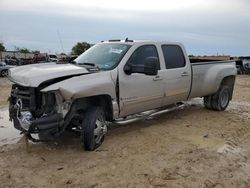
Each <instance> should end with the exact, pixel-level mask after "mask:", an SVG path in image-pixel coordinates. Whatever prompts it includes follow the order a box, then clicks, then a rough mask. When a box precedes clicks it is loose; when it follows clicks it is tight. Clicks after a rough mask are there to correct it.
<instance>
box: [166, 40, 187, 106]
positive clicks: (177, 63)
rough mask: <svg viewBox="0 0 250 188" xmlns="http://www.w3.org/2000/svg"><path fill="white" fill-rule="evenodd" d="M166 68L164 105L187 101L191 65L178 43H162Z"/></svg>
mask: <svg viewBox="0 0 250 188" xmlns="http://www.w3.org/2000/svg"><path fill="white" fill-rule="evenodd" d="M162 53H163V56H164V60H165V65H166V69H165V70H163V72H164V73H163V77H164V85H165V86H164V87H165V89H164V101H163V104H164V105H168V104H173V103H176V102H181V101H185V100H187V98H188V95H189V92H190V88H191V74H192V73H191V67H190V63H189V62H188V60H186V59H185V55H184V53H183V50H182V48H181V47H180V46H178V45H162Z"/></svg>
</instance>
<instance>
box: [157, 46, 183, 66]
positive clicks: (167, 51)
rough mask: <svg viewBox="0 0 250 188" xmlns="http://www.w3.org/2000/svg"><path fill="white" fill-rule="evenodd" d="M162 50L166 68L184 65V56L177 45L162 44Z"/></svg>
mask: <svg viewBox="0 0 250 188" xmlns="http://www.w3.org/2000/svg"><path fill="white" fill-rule="evenodd" d="M161 48H162V52H163V55H164V60H165V64H166V69H175V68H181V67H185V66H186V61H185V56H184V54H183V51H182V49H181V47H180V46H178V45H162V46H161Z"/></svg>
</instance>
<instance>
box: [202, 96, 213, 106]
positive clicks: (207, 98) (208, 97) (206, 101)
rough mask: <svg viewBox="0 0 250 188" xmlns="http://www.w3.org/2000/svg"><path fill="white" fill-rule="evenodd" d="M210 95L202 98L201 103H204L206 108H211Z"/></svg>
mask: <svg viewBox="0 0 250 188" xmlns="http://www.w3.org/2000/svg"><path fill="white" fill-rule="evenodd" d="M211 98H212V97H211V95H210V96H205V97H204V98H203V103H204V106H205V107H206V108H207V109H211V108H212V105H211Z"/></svg>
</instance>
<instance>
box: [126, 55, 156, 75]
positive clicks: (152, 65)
mask: <svg viewBox="0 0 250 188" xmlns="http://www.w3.org/2000/svg"><path fill="white" fill-rule="evenodd" d="M158 69H159V60H158V58H157V57H147V58H146V61H145V63H144V65H133V64H131V63H127V64H126V65H125V66H124V69H123V70H124V72H125V73H126V74H127V75H131V74H132V73H141V74H145V75H150V76H154V75H157V74H158Z"/></svg>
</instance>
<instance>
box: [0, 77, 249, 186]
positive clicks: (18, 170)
mask: <svg viewBox="0 0 250 188" xmlns="http://www.w3.org/2000/svg"><path fill="white" fill-rule="evenodd" d="M0 87H1V98H0V100H1V104H2V106H3V105H5V104H6V103H5V102H3V101H5V99H7V94H9V88H10V86H9V83H8V82H7V80H6V79H2V78H0ZM2 88H4V90H3V89H2ZM249 114H250V76H238V78H237V80H236V86H235V92H234V97H233V101H232V102H231V103H230V106H229V107H228V109H227V110H226V111H224V112H216V111H209V110H206V109H204V108H203V105H202V100H201V99H194V100H192V101H189V102H188V103H187V104H186V105H185V107H184V108H183V109H180V110H177V111H173V112H171V113H168V114H164V115H161V116H158V117H155V118H153V119H150V120H145V121H140V122H136V123H131V124H128V125H124V126H121V127H118V126H112V127H111V128H110V130H109V132H108V135H107V136H106V138H105V142H104V143H103V145H102V146H101V147H100V148H98V149H97V150H96V151H94V152H86V151H83V150H82V149H81V146H80V144H79V140H78V139H79V138H78V137H76V136H75V135H74V134H72V133H68V134H67V135H64V136H63V137H62V138H61V139H60V140H58V141H57V142H54V143H40V144H31V148H30V152H29V153H27V152H26V150H25V142H24V139H23V138H22V139H21V140H19V142H18V143H16V144H5V145H3V146H0V182H1V184H0V187H86V188H95V187H96V188H98V187H107V188H110V187H143V188H144V187H187V188H188V187H190V188H195V187H197V188H198V187H199V188H200V187H207V188H208V187H211V188H212V187H216V188H219V187H225V188H231V187H232V188H234V187H237V188H238V187H242V188H243V187H246V188H247V187H250V176H249V174H250V157H249V156H250V144H249V143H250V115H249ZM0 122H1V118H0ZM1 126H3V128H2V129H4V125H1ZM0 131H1V128H0Z"/></svg>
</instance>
